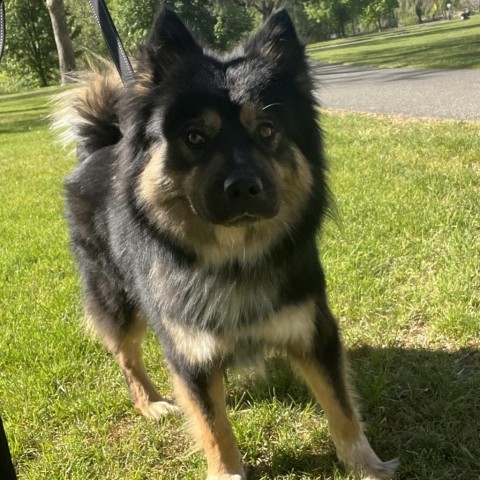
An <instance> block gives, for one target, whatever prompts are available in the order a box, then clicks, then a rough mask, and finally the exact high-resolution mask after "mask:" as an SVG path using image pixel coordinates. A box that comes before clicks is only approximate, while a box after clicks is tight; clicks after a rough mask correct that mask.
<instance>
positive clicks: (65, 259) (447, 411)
mask: <svg viewBox="0 0 480 480" xmlns="http://www.w3.org/2000/svg"><path fill="white" fill-rule="evenodd" d="M47 93H51V92H47ZM46 97H47V94H46V93H45V92H44V91H41V92H34V93H29V94H18V95H8V96H1V97H0V132H1V133H0V141H1V149H0V168H1V170H2V175H1V177H0V222H1V223H0V224H1V226H2V227H1V229H0V246H1V247H0V318H1V320H0V321H1V325H2V333H1V335H0V352H1V354H0V413H1V415H2V417H3V420H4V423H5V427H6V431H7V435H8V437H9V441H10V444H11V449H12V453H13V457H14V462H15V465H16V468H17V470H18V472H19V476H20V479H21V480H27V479H28V480H44V479H45V478H48V479H52V480H57V479H58V480H60V479H68V480H88V479H92V480H93V479H106V480H107V479H111V480H114V479H115V480H117V479H129V480H141V479H142V480H143V479H149V478H161V479H165V480H173V479H199V478H203V475H204V471H205V470H204V469H205V464H204V460H203V458H202V456H201V455H200V454H199V453H195V452H194V453H192V452H191V448H190V447H191V444H190V441H189V439H188V436H187V435H186V433H185V428H184V422H183V419H182V418H167V419H165V420H164V421H162V422H161V423H159V424H156V423H152V422H150V421H147V420H145V419H143V418H141V417H139V416H138V415H137V414H136V413H135V412H134V411H133V409H132V407H131V405H130V401H129V398H128V395H127V390H126V387H125V386H124V383H123V379H122V376H121V374H120V371H119V369H118V368H117V366H116V365H115V364H114V362H113V360H112V359H111V358H110V357H109V356H108V355H107V354H106V353H105V351H104V350H103V349H102V348H101V347H100V346H99V345H98V344H97V343H96V342H95V341H93V340H91V339H88V338H85V336H84V334H83V332H82V329H81V327H80V323H79V319H80V317H81V306H80V291H79V284H78V280H77V277H76V274H75V268H74V264H73V261H72V259H71V257H70V253H69V248H68V236H67V231H66V227H65V222H64V219H63V214H62V211H63V200H62V184H61V182H62V178H63V177H64V176H65V175H66V174H67V172H68V171H69V170H70V169H71V168H72V167H73V163H74V161H73V159H72V158H67V157H66V155H65V152H63V151H61V150H60V149H59V148H58V147H57V146H56V145H55V144H54V138H53V137H52V135H51V133H50V132H49V131H48V129H47V125H46V123H45V121H44V120H43V119H42V118H43V116H44V115H45V114H46V113H47V112H48V107H47V106H46V103H45V102H46ZM323 121H324V123H323V124H324V128H325V131H326V140H327V147H328V153H329V157H330V161H331V165H332V167H331V180H332V186H333V190H334V191H335V194H336V197H337V204H338V212H339V214H338V220H337V221H336V222H333V221H329V222H328V223H327V225H326V228H325V231H324V233H323V235H322V238H321V240H320V246H321V251H322V256H323V261H324V264H325V267H326V271H327V274H328V283H329V292H330V301H331V304H332V307H333V309H334V311H335V312H336V313H337V315H338V316H339V319H340V322H341V325H342V328H343V335H344V338H345V341H346V343H347V346H348V350H349V353H350V357H351V360H352V366H353V370H354V372H355V376H354V378H355V383H356V385H357V387H358V390H359V393H360V395H361V397H362V398H363V402H362V403H363V407H364V408H363V411H364V415H365V418H366V419H367V423H368V435H369V437H370V438H371V440H372V443H373V445H374V446H375V448H376V449H377V451H378V453H379V454H380V455H381V456H382V457H383V458H390V457H394V456H397V455H398V456H400V459H401V462H402V465H401V469H400V471H399V474H398V479H400V480H416V479H418V480H433V479H435V480H447V479H448V480H451V479H456V480H471V479H473V478H477V477H478V472H479V471H480V460H479V459H480V434H479V432H480V417H479V415H478V412H479V408H480V400H479V399H480V397H479V395H478V386H479V385H480V351H479V347H480V328H479V323H478V311H479V307H480V296H479V292H480V272H479V265H480V251H479V248H478V245H479V240H480V238H479V232H480V212H479V209H478V198H479V197H480V180H479V178H480V175H479V174H480V162H479V160H478V152H479V151H480V135H479V133H480V125H479V124H478V123H467V122H450V121H448V122H447V121H445V122H425V121H414V120H400V119H396V118H381V117H374V116H366V115H347V114H337V113H332V112H331V113H327V114H325V115H324V117H323ZM146 361H147V365H148V368H149V370H150V372H152V376H153V378H154V380H155V382H156V383H157V385H158V386H159V387H160V390H161V391H162V392H163V393H164V394H166V395H169V392H170V385H169V381H168V376H167V373H166V370H165V365H164V363H163V361H162V357H161V353H160V350H159V347H158V345H157V343H156V342H155V341H154V339H153V338H151V337H150V338H149V339H148V342H147V345H146ZM268 368H269V376H270V377H271V380H272V381H271V383H269V384H267V383H265V382H264V381H262V380H259V379H255V378H254V377H252V376H250V375H246V376H240V375H237V374H232V375H231V376H230V381H229V392H230V396H229V405H230V416H231V418H232V422H233V425H234V429H235V432H236V435H237V437H238V440H239V444H240V448H241V450H242V452H243V455H244V460H245V462H246V463H247V465H248V466H249V469H250V478H251V479H272V478H275V479H310V478H312V479H313V478H316V479H319V478H321V479H336V480H345V478H346V477H345V476H344V475H343V474H342V470H341V468H340V467H339V466H338V464H337V463H336V460H335V455H334V449H333V446H332V443H331V440H330V438H329V435H328V432H327V425H326V420H325V418H324V416H323V415H322V412H321V410H319V409H318V408H317V407H316V406H314V405H313V403H312V401H311V398H310V395H309V394H308V392H307V390H306V389H305V387H304V386H303V385H302V384H301V383H299V382H298V381H297V380H296V379H295V378H293V377H292V375H291V373H290V372H289V370H288V369H286V368H285V367H284V365H283V364H282V362H281V361H280V360H272V361H271V362H270V363H269V365H268Z"/></svg>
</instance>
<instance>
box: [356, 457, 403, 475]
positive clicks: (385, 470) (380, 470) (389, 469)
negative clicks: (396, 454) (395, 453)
mask: <svg viewBox="0 0 480 480" xmlns="http://www.w3.org/2000/svg"><path fill="white" fill-rule="evenodd" d="M399 465H400V462H399V460H398V459H397V458H395V459H393V460H389V461H388V462H382V461H380V460H379V461H378V462H377V463H375V464H374V465H368V466H367V467H361V468H360V469H358V467H357V471H356V475H357V476H358V478H361V479H364V480H390V479H392V478H393V476H394V475H395V471H396V470H397V468H398V466H399Z"/></svg>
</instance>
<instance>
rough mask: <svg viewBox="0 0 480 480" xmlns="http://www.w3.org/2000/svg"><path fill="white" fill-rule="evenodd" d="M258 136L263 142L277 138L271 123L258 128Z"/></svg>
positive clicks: (265, 123)
mask: <svg viewBox="0 0 480 480" xmlns="http://www.w3.org/2000/svg"><path fill="white" fill-rule="evenodd" d="M257 135H258V136H259V137H260V139H262V140H267V141H268V140H272V139H273V137H274V136H275V128H274V127H273V124H271V123H270V122H263V123H261V124H260V125H259V126H258V127H257Z"/></svg>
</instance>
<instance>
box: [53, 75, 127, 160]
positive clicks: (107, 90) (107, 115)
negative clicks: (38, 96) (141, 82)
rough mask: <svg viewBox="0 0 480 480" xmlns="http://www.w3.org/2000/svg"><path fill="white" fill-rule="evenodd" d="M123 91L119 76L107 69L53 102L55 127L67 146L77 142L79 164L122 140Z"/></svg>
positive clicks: (62, 94) (88, 78) (87, 78)
mask: <svg viewBox="0 0 480 480" xmlns="http://www.w3.org/2000/svg"><path fill="white" fill-rule="evenodd" d="M123 90H124V87H123V84H122V82H121V79H120V77H119V75H118V73H117V72H116V70H115V69H114V67H113V66H108V67H107V68H106V69H103V70H102V72H99V71H96V72H93V73H90V74H88V76H86V77H85V78H83V79H81V80H79V82H78V85H77V86H76V87H74V88H72V89H70V90H67V91H66V92H63V93H61V94H60V95H57V96H56V97H55V98H54V99H53V102H54V103H55V108H54V112H53V114H52V127H53V128H54V129H56V130H57V129H58V130H59V131H60V132H61V133H60V136H61V140H62V143H63V144H64V146H67V145H69V144H71V143H72V142H76V144H77V158H78V161H79V162H82V161H83V160H85V158H87V157H88V156H89V155H91V154H92V153H94V152H96V151H97V150H99V149H101V148H103V147H106V146H109V145H115V144H116V143H117V142H118V141H119V140H120V139H121V138H122V133H121V131H120V119H119V109H120V106H119V103H120V99H121V97H122V94H123Z"/></svg>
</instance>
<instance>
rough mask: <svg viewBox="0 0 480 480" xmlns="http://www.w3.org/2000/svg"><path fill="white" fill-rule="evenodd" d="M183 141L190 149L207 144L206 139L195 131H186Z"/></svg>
mask: <svg viewBox="0 0 480 480" xmlns="http://www.w3.org/2000/svg"><path fill="white" fill-rule="evenodd" d="M185 139H186V142H187V143H188V144H189V145H190V146H192V147H201V146H202V145H205V144H206V143H207V137H206V136H205V135H204V134H203V133H201V132H199V131H197V130H190V131H188V132H187V133H186V137H185Z"/></svg>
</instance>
